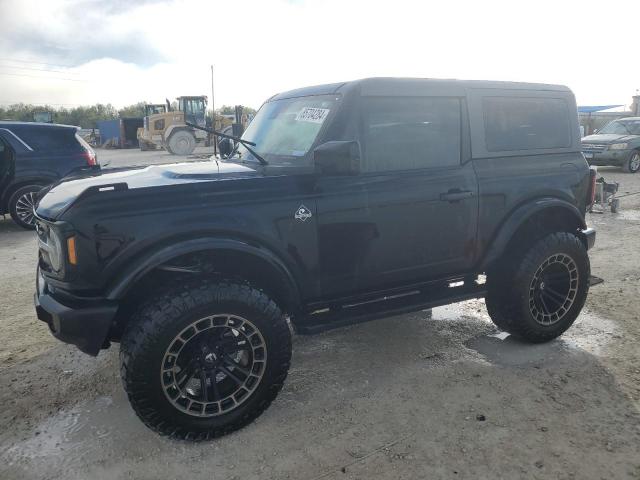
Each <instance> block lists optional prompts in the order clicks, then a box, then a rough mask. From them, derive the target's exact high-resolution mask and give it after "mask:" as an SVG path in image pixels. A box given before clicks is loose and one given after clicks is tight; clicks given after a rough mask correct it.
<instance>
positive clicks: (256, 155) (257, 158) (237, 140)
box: [185, 122, 269, 165]
mask: <svg viewBox="0 0 640 480" xmlns="http://www.w3.org/2000/svg"><path fill="white" fill-rule="evenodd" d="M185 123H186V124H187V125H188V126H190V127H191V128H195V129H198V130H202V131H203V132H207V133H210V134H211V135H216V136H218V137H222V138H228V139H230V140H234V141H235V142H237V143H241V144H242V145H244V147H245V148H246V149H247V150H249V152H250V153H251V154H252V155H253V156H254V157H256V160H258V162H260V165H269V162H267V161H266V160H265V159H264V158H262V157H261V156H260V155H258V153H256V152H255V150H253V149H252V148H251V147H250V146H249V145H251V146H253V147H255V146H256V144H255V143H253V142H250V141H249V140H244V139H242V138H240V137H235V136H233V135H227V134H226V133H222V132H219V131H217V130H214V129H212V128H207V127H201V126H199V125H194V124H193V123H189V122H185Z"/></svg>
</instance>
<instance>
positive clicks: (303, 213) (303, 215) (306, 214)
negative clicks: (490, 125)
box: [294, 205, 313, 222]
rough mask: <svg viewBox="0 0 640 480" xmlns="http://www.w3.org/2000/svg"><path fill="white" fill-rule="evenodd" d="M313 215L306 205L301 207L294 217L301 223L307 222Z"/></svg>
mask: <svg viewBox="0 0 640 480" xmlns="http://www.w3.org/2000/svg"><path fill="white" fill-rule="evenodd" d="M312 216H313V215H312V213H311V210H309V209H308V208H307V207H305V206H304V205H300V206H299V207H298V209H297V210H296V214H295V215H294V218H295V219H296V220H300V221H301V222H306V221H307V219H308V218H311V217H312Z"/></svg>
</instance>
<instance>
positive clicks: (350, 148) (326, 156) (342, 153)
mask: <svg viewBox="0 0 640 480" xmlns="http://www.w3.org/2000/svg"><path fill="white" fill-rule="evenodd" d="M313 163H314V165H315V167H316V170H317V171H318V172H319V173H321V174H324V175H356V174H358V173H360V145H359V144H358V142H354V141H351V140H347V141H335V142H326V143H323V144H321V145H318V146H317V147H316V148H315V149H314V151H313Z"/></svg>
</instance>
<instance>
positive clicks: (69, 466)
mask: <svg viewBox="0 0 640 480" xmlns="http://www.w3.org/2000/svg"><path fill="white" fill-rule="evenodd" d="M152 153H153V152H152ZM125 155H132V156H131V157H126V158H125ZM139 155H140V156H136V155H135V154H134V153H133V152H129V153H127V152H107V153H105V154H102V152H100V153H99V156H100V158H101V160H103V161H104V160H106V158H107V157H111V159H112V161H113V164H116V165H117V164H121V163H138V162H137V159H140V158H142V156H144V157H145V160H144V161H146V162H148V161H150V160H154V161H162V160H163V157H162V155H163V154H161V153H160V154H158V153H157V152H156V153H155V155H152V154H139ZM147 155H148V157H147ZM601 171H602V173H604V174H605V176H606V177H607V178H608V179H612V180H613V179H615V180H617V181H619V182H621V192H620V193H621V194H623V193H624V192H625V191H626V192H638V191H640V175H635V176H633V175H628V174H624V173H621V172H620V171H619V170H616V169H602V170H601ZM588 220H589V222H590V224H591V225H592V226H595V227H596V228H597V230H598V239H597V242H596V247H595V248H594V250H593V251H592V254H591V258H592V270H593V273H594V274H596V275H598V276H600V277H602V278H604V279H605V283H604V284H603V285H599V286H596V287H593V289H592V290H591V293H590V296H589V300H588V302H587V307H586V309H585V311H584V313H583V314H582V315H581V317H580V318H579V319H578V321H577V323H576V324H575V325H574V327H573V328H572V329H571V330H570V331H569V332H568V333H567V334H565V335H564V336H563V337H562V338H561V339H559V340H556V341H554V342H551V343H549V344H546V345H538V346H530V345H522V344H518V343H517V342H515V341H513V340H512V339H510V338H509V337H508V336H505V335H504V334H500V333H499V332H498V331H497V330H496V329H495V328H494V327H493V325H492V324H491V323H490V321H489V319H488V317H487V314H486V311H485V308H484V304H483V303H482V302H481V301H472V302H465V303H463V304H458V305H454V306H450V307H443V308H438V309H435V310H434V315H433V318H432V319H428V318H427V316H426V314H424V313H416V314H411V315H404V316H398V317H393V318H387V319H383V320H378V321H375V322H371V323H368V324H363V325H358V326H353V327H348V328H343V329H341V330H335V331H332V332H327V333H324V334H321V335H318V336H312V337H296V338H295V339H294V358H293V363H292V369H291V372H290V375H289V378H288V380H287V383H286V385H285V388H284V390H283V392H282V393H281V395H280V396H279V397H278V399H277V400H276V401H275V402H274V404H273V405H272V406H271V408H270V409H269V410H268V411H267V412H266V413H265V414H264V415H263V416H262V417H260V418H259V419H258V420H257V421H256V422H255V423H253V424H252V425H250V426H248V427H247V428H245V429H243V430H242V431H240V432H237V433H235V434H233V435H230V436H228V437H225V438H222V439H220V440H218V441H214V442H210V443H202V444H190V443H186V442H180V441H173V440H167V439H164V438H159V437H158V436H156V435H155V434H154V433H152V432H151V431H149V430H147V429H146V428H145V427H144V426H143V425H142V424H141V423H140V422H139V421H138V420H137V418H136V417H135V415H134V414H133V412H132V410H131V409H130V408H129V406H128V403H127V401H126V399H125V397H124V394H123V392H122V389H121V386H120V382H119V377H118V368H117V353H118V352H117V350H118V349H117V346H114V347H112V348H111V349H110V350H107V351H104V352H102V353H101V354H100V355H99V356H98V358H91V357H87V356H85V355H83V354H81V353H78V352H77V351H76V350H75V348H74V347H71V346H67V345H64V344H61V343H59V342H57V341H56V340H55V339H53V338H52V337H51V336H50V334H49V332H48V330H47V327H46V326H45V325H44V324H43V323H41V322H39V321H38V320H36V318H35V316H34V311H33V306H32V292H33V288H34V285H33V277H34V268H35V266H34V258H35V251H36V241H35V238H34V234H33V233H31V232H25V231H22V230H20V229H19V228H17V227H15V226H14V225H13V224H12V223H11V222H9V221H0V287H1V288H0V291H1V292H2V299H3V300H2V302H1V304H0V328H1V331H2V334H3V335H2V336H3V342H2V349H1V350H0V404H2V405H3V408H2V409H1V410H0V452H1V453H0V455H1V458H2V461H1V462H0V478H2V479H14V478H15V479H18V478H20V479H31V478H34V479H35V478H47V479H63V478H64V479H75V478H77V479H87V478H91V479H103V478H104V479H114V478H117V479H120V478H136V479H156V478H193V479H199V478H207V479H211V478H214V479H234V478H236V479H253V478H256V479H258V478H261V479H262V478H291V479H319V478H326V479H372V478H393V479H416V478H424V479H439V478H442V479H450V478H461V479H472V478H473V479H476V478H486V479H500V478H504V479H513V478H538V479H547V478H550V479H614V478H615V479H618V478H636V479H637V478H640V412H639V408H640V348H639V347H638V341H639V339H640V326H639V325H638V321H639V318H638V317H639V316H640V307H638V305H637V303H636V302H637V299H638V298H640V249H639V248H638V238H639V236H640V195H637V196H632V197H628V198H624V199H622V205H621V211H620V213H618V214H611V213H606V214H603V215H595V214H593V215H590V216H589V219H588Z"/></svg>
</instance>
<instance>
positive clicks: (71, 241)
mask: <svg viewBox="0 0 640 480" xmlns="http://www.w3.org/2000/svg"><path fill="white" fill-rule="evenodd" d="M67 258H68V259H69V263H70V264H71V265H77V264H78V257H77V256H76V237H69V238H67Z"/></svg>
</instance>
